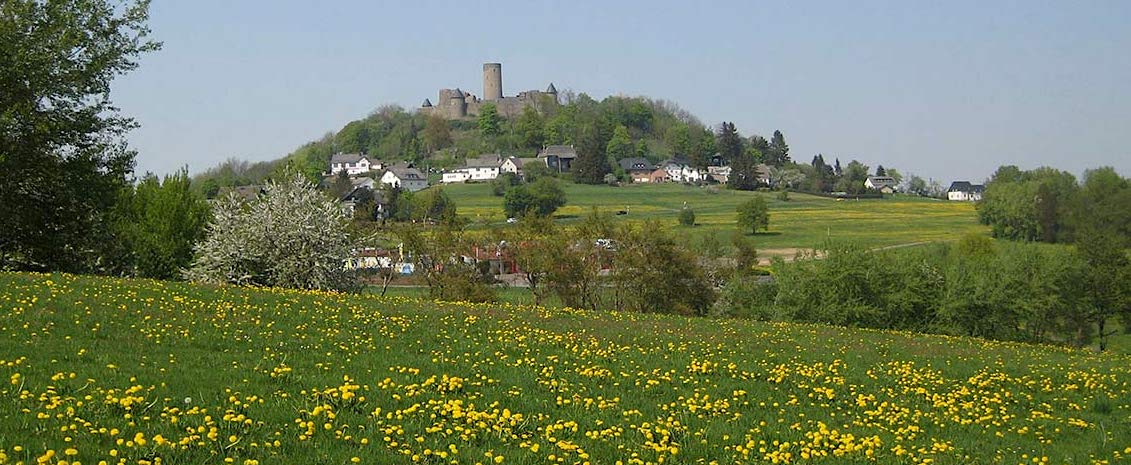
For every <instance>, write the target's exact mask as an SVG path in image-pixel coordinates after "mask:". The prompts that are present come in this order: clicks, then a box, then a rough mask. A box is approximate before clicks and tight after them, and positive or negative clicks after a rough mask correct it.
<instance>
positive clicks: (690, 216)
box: [679, 205, 695, 226]
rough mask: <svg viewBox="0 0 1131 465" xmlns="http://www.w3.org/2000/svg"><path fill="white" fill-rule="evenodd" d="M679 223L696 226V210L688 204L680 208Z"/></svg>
mask: <svg viewBox="0 0 1131 465" xmlns="http://www.w3.org/2000/svg"><path fill="white" fill-rule="evenodd" d="M679 224H681V225H684V226H695V211H694V210H692V209H691V208H690V207H688V206H687V205H684V206H683V208H681V209H679Z"/></svg>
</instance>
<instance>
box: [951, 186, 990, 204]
mask: <svg viewBox="0 0 1131 465" xmlns="http://www.w3.org/2000/svg"><path fill="white" fill-rule="evenodd" d="M985 190H986V186H984V185H982V184H970V181H954V182H952V183H950V188H949V189H947V190H946V198H947V200H955V201H965V202H977V201H979V200H982V192H984V191H985Z"/></svg>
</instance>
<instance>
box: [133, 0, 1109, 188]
mask: <svg viewBox="0 0 1131 465" xmlns="http://www.w3.org/2000/svg"><path fill="white" fill-rule="evenodd" d="M315 3H316V2H310V1H305V0H304V1H297V0H296V1H287V0H282V1H273V2H266V1H234V2H233V1H229V0H223V1H220V0H194V1H170V0H166V1H157V2H154V3H153V6H152V12H151V13H152V18H151V22H150V24H151V26H152V29H153V32H154V37H155V38H156V39H157V40H161V41H164V43H165V47H164V49H163V50H161V51H160V52H157V53H156V54H152V55H149V56H146V57H145V58H144V59H143V61H142V65H141V68H140V69H138V70H137V71H135V72H134V73H132V74H130V75H128V76H126V77H124V78H121V79H120V80H119V81H117V82H116V83H115V88H114V92H115V93H114V99H115V102H116V103H117V104H118V105H119V106H120V107H121V108H122V109H123V111H124V112H125V113H126V114H129V115H132V116H134V117H136V118H137V120H138V121H139V122H140V123H141V125H142V127H141V128H140V129H138V130H136V131H134V132H133V133H132V134H131V136H130V140H131V143H132V145H133V147H134V148H136V149H137V150H138V151H139V152H140V154H139V156H138V171H139V172H144V171H153V172H157V173H167V172H170V171H172V170H174V169H177V168H178V167H180V166H183V165H188V167H189V169H190V171H192V172H199V171H201V170H204V169H206V168H208V167H210V166H214V165H215V164H217V163H218V162H220V161H221V160H223V159H225V158H228V157H232V156H235V157H240V158H244V159H248V160H267V159H272V158H278V157H281V156H284V155H286V154H287V153H289V152H290V151H292V150H293V149H295V148H296V147H298V146H299V145H300V144H302V143H305V142H307V141H310V140H314V139H316V138H318V137H320V136H321V135H322V134H324V133H326V132H327V131H336V130H337V129H339V128H341V127H342V126H343V125H344V124H345V123H347V122H349V121H351V120H354V119H358V118H361V117H364V116H365V115H366V114H368V113H369V112H370V111H372V110H373V109H375V108H376V107H378V106H380V105H382V104H386V103H396V104H400V105H402V106H404V107H405V108H408V109H413V108H416V107H417V106H418V105H419V104H420V102H421V101H423V100H424V99H425V98H430V99H433V100H434V99H435V97H436V90H437V89H438V88H440V87H456V86H459V87H462V88H464V89H467V90H470V91H472V92H474V93H476V94H481V93H482V81H481V76H482V63H483V62H486V61H499V62H502V63H503V86H504V92H505V94H506V95H513V94H515V93H516V92H518V91H521V90H526V89H534V88H537V89H542V88H545V87H546V85H547V84H548V83H549V82H551V81H553V82H554V84H555V85H556V86H557V87H558V89H559V90H565V89H570V90H573V91H576V92H586V93H588V94H590V95H591V96H593V97H595V98H598V99H600V98H603V97H605V96H607V95H610V94H625V95H645V96H649V97H653V98H662V99H667V100H671V101H673V102H676V103H678V104H679V105H681V106H682V107H684V108H685V109H687V110H689V111H691V112H692V113H693V114H695V115H697V116H698V117H699V118H700V119H702V120H703V121H704V122H705V123H707V124H711V125H717V124H718V123H719V122H721V121H724V120H727V121H734V122H735V123H736V125H737V126H738V129H739V131H740V132H742V134H743V135H750V134H755V133H756V134H762V135H766V136H768V135H769V134H771V133H772V132H773V131H774V129H780V130H782V132H783V133H784V134H785V136H786V140H787V142H788V143H789V144H790V147H791V150H790V153H791V155H792V156H793V158H794V159H795V160H800V161H806V162H807V161H808V160H809V159H810V158H812V156H813V155H814V154H816V153H818V152H820V153H824V154H825V157H826V159H830V160H831V159H832V158H833V157H839V158H840V159H841V161H842V162H847V160H849V159H852V158H857V159H859V160H861V161H863V162H864V163H866V164H868V165H870V166H873V167H874V166H875V165H876V164H877V163H879V164H883V165H884V166H887V167H894V168H898V169H900V170H901V171H902V172H903V173H905V174H906V173H908V172H914V173H918V174H921V175H923V176H924V177H933V178H936V179H938V180H940V181H942V182H944V183H945V182H947V181H949V180H952V179H971V180H975V181H978V180H982V179H983V178H985V177H987V176H989V175H990V174H991V173H992V171H993V170H994V169H995V168H996V167H997V166H998V165H1001V164H1017V165H1020V166H1022V167H1023V168H1029V167H1035V166H1039V165H1051V166H1055V167H1058V168H1062V169H1067V170H1070V171H1072V172H1074V173H1077V174H1079V173H1080V172H1082V171H1083V170H1084V169H1085V168H1089V167H1095V166H1100V165H1112V166H1115V167H1116V169H1118V170H1119V171H1120V172H1122V173H1123V174H1124V175H1131V144H1129V143H1128V136H1129V135H1131V134H1129V133H1131V1H1111V2H1099V1H1081V2H1066V1H1061V2H1041V1H1017V2H1004V1H1002V2H983V1H974V2H957V1H948V2H933V1H932V2H927V1H893V2H841V1H835V2H776V3H765V2H747V1H739V2H733V3H730V2H728V3H723V2H689V1H681V2H661V1H649V2H617V3H615V4H613V3H612V2H598V1H593V2H589V1H562V2H544V3H543V2H524V1H515V2H470V1H461V2H407V1H397V2H371V1H354V2H325V3H328V4H326V5H315Z"/></svg>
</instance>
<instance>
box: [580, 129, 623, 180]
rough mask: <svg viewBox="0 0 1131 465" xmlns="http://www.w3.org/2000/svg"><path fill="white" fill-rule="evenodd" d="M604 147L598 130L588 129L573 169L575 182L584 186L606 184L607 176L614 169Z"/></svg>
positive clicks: (583, 134)
mask: <svg viewBox="0 0 1131 465" xmlns="http://www.w3.org/2000/svg"><path fill="white" fill-rule="evenodd" d="M604 145H605V144H603V143H602V142H601V135H600V133H599V131H598V129H597V128H588V129H586V130H585V131H583V132H582V134H581V137H580V140H579V141H578V144H577V158H576V159H574V160H573V165H572V168H571V170H572V171H573V179H574V180H575V181H577V182H580V183H584V184H601V183H604V182H605V175H606V174H609V173H611V172H612V171H613V169H612V167H611V166H610V165H609V159H608V157H606V156H605V152H604V149H605V147H604Z"/></svg>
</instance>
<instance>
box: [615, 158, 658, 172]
mask: <svg viewBox="0 0 1131 465" xmlns="http://www.w3.org/2000/svg"><path fill="white" fill-rule="evenodd" d="M617 163H618V164H619V165H620V167H621V169H623V170H625V171H640V170H648V171H652V170H654V169H656V166H655V165H653V164H652V162H650V161H648V159H647V158H643V157H629V158H622V159H620V160H619V161H617Z"/></svg>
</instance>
